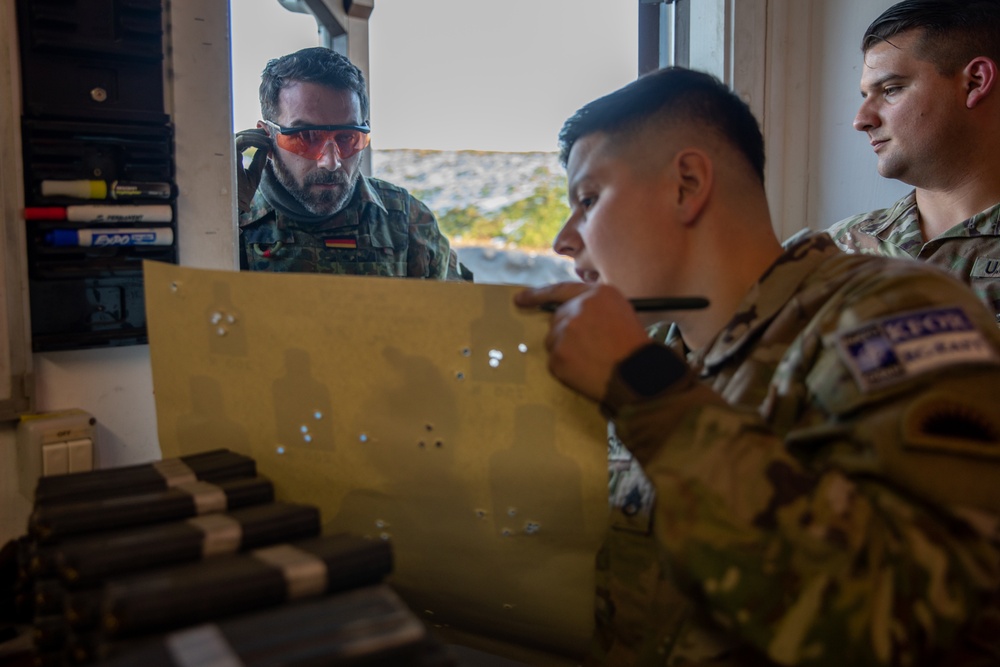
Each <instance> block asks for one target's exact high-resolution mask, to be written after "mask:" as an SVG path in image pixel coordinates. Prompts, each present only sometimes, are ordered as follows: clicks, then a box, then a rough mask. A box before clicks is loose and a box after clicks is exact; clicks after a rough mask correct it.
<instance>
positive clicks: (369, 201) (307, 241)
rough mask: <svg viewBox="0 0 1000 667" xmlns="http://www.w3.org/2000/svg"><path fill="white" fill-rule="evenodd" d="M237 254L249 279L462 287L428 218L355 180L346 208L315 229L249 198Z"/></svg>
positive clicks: (373, 182)
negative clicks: (400, 281) (349, 278)
mask: <svg viewBox="0 0 1000 667" xmlns="http://www.w3.org/2000/svg"><path fill="white" fill-rule="evenodd" d="M240 252H242V253H244V255H245V258H246V264H247V268H248V269H249V270H251V271H273V272H302V273H334V274H350V275H369V276H393V277H410V278H433V279H440V280H446V279H450V280H462V279H463V276H462V275H461V273H460V269H461V268H462V267H461V266H460V264H459V263H458V259H457V256H456V255H455V253H454V252H452V250H451V248H450V244H449V243H448V239H447V238H446V237H445V236H444V235H443V234H442V233H441V230H440V229H439V228H438V224H437V219H436V218H435V217H434V214H433V213H432V212H431V210H430V209H429V208H427V206H426V205H425V204H424V203H423V202H421V201H420V200H418V199H416V198H415V197H413V196H412V195H410V194H409V193H408V192H407V191H406V190H404V189H403V188H400V187H398V186H395V185H393V184H391V183H387V182H386V181H382V180H379V179H377V178H367V177H365V176H364V175H363V174H362V175H359V177H358V183H357V187H356V188H355V191H354V196H353V197H352V198H351V201H350V202H349V203H348V204H347V206H345V207H344V209H342V210H341V211H339V212H338V213H336V214H334V215H333V216H332V217H331V218H330V219H329V220H326V221H324V222H321V223H318V224H312V223H301V222H299V221H296V220H294V219H291V218H289V217H288V216H285V215H283V214H281V213H279V212H277V211H275V210H274V209H273V208H271V206H270V205H269V204H268V203H267V201H266V200H265V199H264V196H263V195H262V193H261V192H260V191H257V192H256V193H255V194H254V196H253V199H252V200H251V202H250V205H249V207H248V210H247V211H246V212H244V213H241V214H240Z"/></svg>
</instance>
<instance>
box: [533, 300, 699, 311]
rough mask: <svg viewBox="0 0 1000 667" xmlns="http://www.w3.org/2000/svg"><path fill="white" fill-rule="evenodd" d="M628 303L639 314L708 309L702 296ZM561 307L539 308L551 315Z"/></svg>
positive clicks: (556, 304)
mask: <svg viewBox="0 0 1000 667" xmlns="http://www.w3.org/2000/svg"><path fill="white" fill-rule="evenodd" d="M628 302H629V303H630V304H632V308H633V309H634V310H635V311H636V312H640V313H644V312H645V313H648V312H655V311H667V310H698V309H700V308H707V307H708V299H706V298H705V297H703V296H664V297H653V298H649V299H629V300H628ZM561 305H562V304H559V303H554V302H549V303H543V304H542V305H541V306H539V308H540V309H541V310H544V311H545V312H547V313H552V312H555V310H556V308H558V307H559V306H561Z"/></svg>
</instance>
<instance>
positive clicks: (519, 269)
mask: <svg viewBox="0 0 1000 667" xmlns="http://www.w3.org/2000/svg"><path fill="white" fill-rule="evenodd" d="M372 175H374V176H375V177H376V178H382V179H385V180H387V181H389V182H391V183H394V184H396V185H399V186H401V187H404V188H406V189H407V190H409V191H410V192H411V193H412V194H413V195H414V196H415V197H417V198H419V199H420V200H422V201H423V202H424V203H425V204H427V206H429V207H430V208H431V210H432V211H434V213H435V214H436V215H437V216H438V217H439V218H440V217H442V216H443V215H445V214H446V213H447V212H448V211H450V210H454V209H464V208H466V207H469V206H474V207H476V208H477V209H478V210H479V211H480V212H483V213H493V212H497V211H500V210H501V209H504V208H506V207H508V206H510V205H511V204H515V203H516V202H518V201H521V200H524V199H526V198H528V197H530V196H531V195H532V194H533V193H535V192H536V191H537V190H538V188H539V187H540V186H550V187H556V186H560V185H563V184H564V183H565V178H566V177H565V173H564V171H563V169H562V166H560V164H559V158H558V155H557V154H555V153H492V152H482V151H429V150H403V149H400V150H374V151H372ZM454 245H455V247H456V250H457V251H458V255H459V258H460V259H461V261H462V263H463V264H465V265H466V266H467V267H469V268H470V269H471V270H472V271H473V273H474V274H475V280H476V282H477V283H493V284H497V283H502V284H514V285H531V286H537V285H545V284H549V283H553V282H559V281H563V280H576V274H575V273H574V272H573V263H572V261H569V260H567V259H566V258H564V257H560V256H558V255H556V254H555V253H552V252H551V251H540V250H523V249H518V248H515V247H511V246H509V245H507V244H504V243H502V242H497V241H494V242H490V243H488V244H482V243H480V244H476V245H473V244H467V243H463V242H461V241H459V242H456V243H455V244H454Z"/></svg>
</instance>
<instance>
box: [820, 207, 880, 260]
mask: <svg viewBox="0 0 1000 667" xmlns="http://www.w3.org/2000/svg"><path fill="white" fill-rule="evenodd" d="M868 219H870V214H868V213H862V214H860V215H852V216H851V217H849V218H845V219H843V220H841V221H840V222H837V223H834V224H833V225H831V226H830V228H829V229H827V230H826V233H827V234H829V235H830V236H831V238H833V241H834V243H836V244H837V247H839V248H840V249H841V250H843V251H845V252H858V251H859V250H860V249H861V248H860V247H859V245H858V236H857V234H856V232H855V228H856V227H857V226H858V225H859V224H860V223H862V222H864V221H865V220H868Z"/></svg>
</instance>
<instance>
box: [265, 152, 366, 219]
mask: <svg viewBox="0 0 1000 667" xmlns="http://www.w3.org/2000/svg"><path fill="white" fill-rule="evenodd" d="M271 163H272V165H273V167H274V175H275V177H276V178H277V179H278V182H279V183H281V186H282V187H283V188H285V189H286V190H288V192H289V193H290V194H291V195H292V197H294V198H295V200H296V201H297V202H299V203H300V204H302V207H303V208H305V209H306V210H307V211H309V212H310V213H312V214H314V215H333V214H334V213H337V212H339V211H340V210H342V209H343V208H344V207H345V206H346V205H347V202H349V201H350V200H351V197H352V196H353V195H354V186H355V185H357V182H358V176H359V175H360V173H361V172H360V170H358V171H355V172H354V173H353V174H348V173H347V172H346V171H326V170H325V169H323V170H317V171H314V172H311V173H310V174H308V175H307V176H306V178H305V183H303V184H302V185H299V184H298V183H297V182H296V181H295V179H294V178H293V177H292V175H291V174H289V173H288V171H287V170H286V169H285V165H284V163H283V162H282V161H281V159H280V158H279V157H277V156H273V157H272V159H271ZM319 183H324V184H328V183H336V184H338V185H340V187H339V188H338V189H336V190H327V189H324V190H322V191H321V192H319V193H315V192H312V191H310V189H309V186H310V185H315V184H319Z"/></svg>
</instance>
